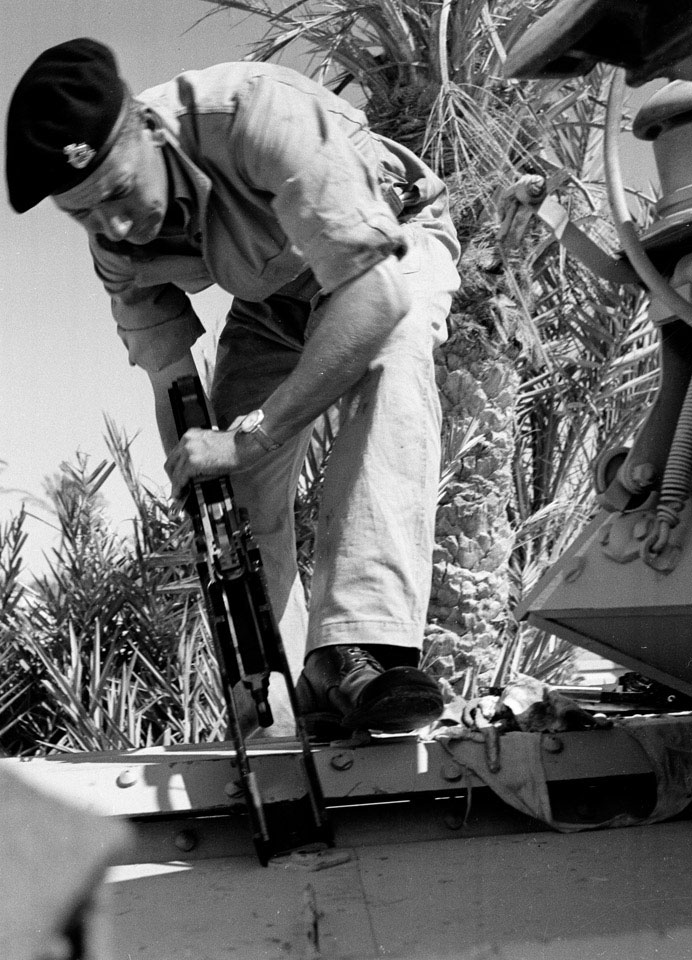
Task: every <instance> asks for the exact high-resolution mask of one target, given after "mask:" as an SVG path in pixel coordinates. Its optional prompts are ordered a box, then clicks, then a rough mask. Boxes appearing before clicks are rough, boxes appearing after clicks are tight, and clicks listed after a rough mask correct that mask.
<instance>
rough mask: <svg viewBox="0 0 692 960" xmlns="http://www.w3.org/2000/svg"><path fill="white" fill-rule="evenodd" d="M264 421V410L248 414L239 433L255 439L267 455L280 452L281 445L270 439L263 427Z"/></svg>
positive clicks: (239, 428)
mask: <svg viewBox="0 0 692 960" xmlns="http://www.w3.org/2000/svg"><path fill="white" fill-rule="evenodd" d="M263 420H264V410H252V411H250V413H248V414H247V416H246V417H245V418H244V419H243V421H242V422H241V424H240V426H239V427H238V433H249V434H250V435H251V436H253V437H254V438H255V440H256V441H257V443H259V445H260V447H262V449H263V450H266V451H267V453H271V451H272V450H278V449H279V447H280V446H281V444H280V443H279V442H278V441H276V440H274V439H273V438H272V437H270V436H269V434H268V433H267V431H266V430H265V429H264V428H263V427H262V421H263Z"/></svg>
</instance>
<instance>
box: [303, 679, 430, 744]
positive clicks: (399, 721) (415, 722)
mask: <svg viewBox="0 0 692 960" xmlns="http://www.w3.org/2000/svg"><path fill="white" fill-rule="evenodd" d="M364 693H365V694H367V698H366V699H365V702H363V703H360V704H359V705H358V706H357V707H356V708H355V709H354V710H351V711H350V712H349V713H347V714H343V715H339V714H337V713H331V712H326V711H322V712H317V711H315V712H306V714H305V715H304V719H305V723H306V728H307V732H308V735H309V736H310V737H313V738H316V739H320V740H322V741H325V740H330V739H334V740H337V739H342V738H343V737H344V735H345V734H346V735H348V734H349V733H352V732H353V731H354V730H376V731H380V732H381V733H410V732H411V731H412V730H420V728H421V727H426V726H428V724H430V723H433V722H434V721H435V720H437V719H438V718H439V717H440V716H441V714H442V711H443V709H444V702H443V699H442V694H441V692H440V689H439V687H438V686H437V684H436V683H435V681H434V680H432V679H431V678H430V677H427V676H426V675H425V674H423V673H421V671H420V670H416V669H414V668H411V667H395V668H394V669H392V670H388V671H386V672H385V673H383V674H381V676H380V677H377V678H376V679H375V680H373V681H372V682H371V683H370V684H369V685H368V687H367V688H366V690H365V691H364Z"/></svg>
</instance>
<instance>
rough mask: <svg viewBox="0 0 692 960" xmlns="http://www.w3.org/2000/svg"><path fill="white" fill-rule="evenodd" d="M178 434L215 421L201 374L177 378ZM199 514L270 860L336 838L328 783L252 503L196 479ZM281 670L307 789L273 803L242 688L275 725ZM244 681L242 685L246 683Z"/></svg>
mask: <svg viewBox="0 0 692 960" xmlns="http://www.w3.org/2000/svg"><path fill="white" fill-rule="evenodd" d="M169 396H170V400H171V404H172V407H173V416H174V418H175V424H176V429H177V431H178V435H179V436H180V437H182V435H183V434H184V433H185V432H186V431H187V430H189V429H190V428H192V427H201V428H203V429H210V428H211V422H210V418H209V414H208V412H207V406H206V401H205V397H204V393H203V390H202V385H201V383H200V381H199V379H198V378H197V377H182V378H181V379H179V380H176V381H175V383H174V384H173V386H172V387H171V389H170V391H169ZM185 496H186V499H185V509H186V510H187V512H188V514H189V515H190V518H191V520H192V527H193V531H194V543H195V554H196V558H195V564H196V568H197V574H198V576H199V580H200V584H201V587H202V593H203V595H204V601H205V604H206V608H207V613H208V616H209V625H210V628H211V632H212V636H213V639H214V645H215V649H216V656H217V660H218V665H219V672H220V675H221V684H222V687H223V693H224V698H225V701H226V707H227V710H228V719H229V725H230V732H231V739H232V741H233V746H234V748H235V753H236V764H237V767H238V772H239V774H240V785H241V787H242V791H243V795H244V799H245V802H246V805H247V809H248V812H249V815H250V822H251V825H252V834H253V840H254V844H255V848H256V850H257V854H258V857H259V860H260V863H262V865H263V866H266V864H267V863H268V861H269V859H270V858H271V857H273V856H275V855H277V854H280V853H285V852H286V851H287V850H291V849H295V848H296V847H301V846H305V845H306V844H314V843H320V844H326V845H327V846H332V845H333V839H332V833H331V829H330V826H329V823H328V820H327V816H326V814H325V810H324V800H323V797H322V790H321V786H320V782H319V778H318V776H317V772H316V768H315V764H314V759H313V756H312V752H311V750H310V744H309V741H308V737H307V733H306V730H305V726H304V723H303V721H302V719H301V717H300V716H299V715H298V710H297V701H296V695H295V687H294V685H293V681H292V678H291V673H290V669H289V665H288V659H287V657H286V651H285V649H284V646H283V643H282V640H281V635H280V633H279V629H278V626H277V623H276V619H275V617H274V614H273V611H272V608H271V603H270V601H269V596H268V593H267V585H266V580H265V576H264V571H263V567H262V559H261V557H260V552H259V548H258V546H257V543H256V541H255V540H254V538H253V536H252V531H251V529H250V521H249V518H248V515H247V511H245V510H243V509H242V508H240V507H238V506H237V505H236V503H235V501H234V498H233V490H232V487H231V482H230V479H229V478H228V477H218V478H215V479H213V480H204V481H199V482H198V481H193V482H191V483H190V484H188V487H187V490H186V492H185ZM272 672H278V673H281V674H282V675H283V677H284V680H285V683H286V690H287V692H288V698H289V702H290V705H291V709H292V711H293V715H294V717H295V721H296V732H297V737H298V740H299V745H300V749H301V751H302V758H301V764H300V766H301V769H302V775H303V779H304V781H305V795H304V796H303V797H302V799H300V800H297V801H296V800H292V801H290V802H289V803H277V802H274V803H265V802H264V801H263V798H262V793H261V784H260V783H259V782H258V778H257V776H256V774H255V772H254V771H253V769H252V766H251V762H250V757H249V755H248V751H247V748H246V745H245V738H244V734H243V729H242V716H241V712H240V706H239V699H240V698H239V697H238V695H237V691H239V690H240V689H242V688H245V689H246V690H247V691H248V692H249V693H250V695H251V697H252V701H253V704H254V707H255V710H256V714H257V720H258V722H259V725H260V727H263V728H266V727H269V726H271V725H272V723H273V718H272V712H271V707H270V703H269V678H270V674H271V673H272ZM239 684H240V685H241V686H240V687H239V686H238V685H239Z"/></svg>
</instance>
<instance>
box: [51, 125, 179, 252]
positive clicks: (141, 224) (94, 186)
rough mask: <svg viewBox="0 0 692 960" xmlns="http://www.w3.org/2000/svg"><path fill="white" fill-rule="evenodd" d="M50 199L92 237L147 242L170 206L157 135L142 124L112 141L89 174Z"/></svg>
mask: <svg viewBox="0 0 692 960" xmlns="http://www.w3.org/2000/svg"><path fill="white" fill-rule="evenodd" d="M53 199H54V200H55V203H56V204H57V206H58V207H59V208H60V209H61V210H64V211H65V213H67V214H69V215H70V216H71V217H72V218H73V219H74V220H76V221H77V222H78V223H80V224H81V225H82V226H83V227H84V229H85V230H86V231H87V232H88V233H89V234H90V235H92V236H95V235H96V234H102V235H104V236H106V237H107V238H108V239H109V240H112V241H115V242H117V241H119V240H127V241H128V242H129V243H135V244H138V245H140V244H144V243H149V242H150V241H151V240H153V239H154V238H155V237H156V236H157V235H158V233H159V231H160V229H161V225H162V224H163V218H164V216H165V214H166V208H167V206H168V175H167V173H166V164H165V161H164V159H163V152H162V150H161V147H160V145H159V142H158V141H157V139H156V137H155V135H154V134H153V133H152V131H151V130H149V129H148V128H147V127H145V126H142V127H141V128H139V129H138V130H136V131H135V132H134V133H133V134H132V135H128V136H126V137H124V138H120V139H118V140H116V142H115V144H114V146H113V149H112V150H111V152H110V153H109V154H108V156H107V157H106V159H105V160H104V161H103V163H102V164H101V165H100V167H99V168H98V170H96V171H95V172H94V173H93V174H92V176H90V177H88V178H87V179H86V180H85V181H84V182H83V183H80V184H78V185H77V186H76V187H73V189H72V190H68V191H67V192H66V193H61V194H58V195H57V196H55V197H53Z"/></svg>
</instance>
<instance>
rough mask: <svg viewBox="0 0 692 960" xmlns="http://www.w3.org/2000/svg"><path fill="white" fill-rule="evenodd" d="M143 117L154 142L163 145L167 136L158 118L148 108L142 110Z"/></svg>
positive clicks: (158, 145)
mask: <svg viewBox="0 0 692 960" xmlns="http://www.w3.org/2000/svg"><path fill="white" fill-rule="evenodd" d="M141 117H142V123H143V124H144V127H145V129H146V130H148V131H149V133H150V134H151V140H152V143H154V144H156V146H157V147H162V146H163V145H164V143H165V142H166V136H165V134H164V132H163V127H162V126H161V124H160V123H159V122H158V119H157V118H156V117H155V116H154V114H153V113H151V112H150V111H149V110H146V109H145V110H143V111H142V114H141Z"/></svg>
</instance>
